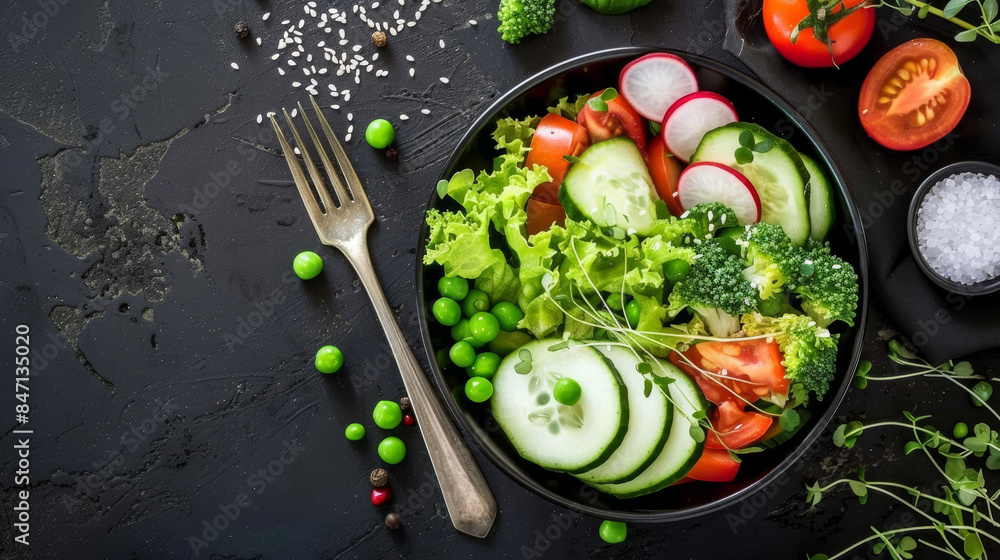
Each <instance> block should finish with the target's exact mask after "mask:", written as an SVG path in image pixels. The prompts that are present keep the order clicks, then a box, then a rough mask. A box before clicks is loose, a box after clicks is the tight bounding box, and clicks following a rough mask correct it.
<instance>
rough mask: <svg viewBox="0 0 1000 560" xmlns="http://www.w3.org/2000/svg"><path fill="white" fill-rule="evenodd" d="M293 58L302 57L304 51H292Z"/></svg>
mask: <svg viewBox="0 0 1000 560" xmlns="http://www.w3.org/2000/svg"><path fill="white" fill-rule="evenodd" d="M292 56H302V51H292Z"/></svg>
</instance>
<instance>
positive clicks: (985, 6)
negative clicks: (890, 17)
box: [836, 0, 1000, 44]
mask: <svg viewBox="0 0 1000 560" xmlns="http://www.w3.org/2000/svg"><path fill="white" fill-rule="evenodd" d="M839 3H840V1H839V0H838V1H837V2H836V4H839ZM969 4H975V5H976V6H977V7H978V8H979V14H978V16H979V17H978V18H977V19H978V20H979V21H978V22H975V23H969V22H967V21H965V20H963V19H959V18H958V14H959V12H961V11H962V9H963V8H965V7H966V6H968V5H969ZM871 7H873V8H881V7H886V8H889V9H892V10H896V11H897V12H899V13H901V14H903V15H905V16H909V15H912V14H913V13H914V10H916V14H917V17H918V18H920V19H924V18H926V17H927V16H928V14H933V15H935V16H937V17H939V18H942V19H944V20H946V21H948V22H950V23H952V24H954V25H956V26H958V27H961V28H962V31H960V32H959V33H958V34H956V35H955V40H956V41H958V42H960V43H968V42H971V41H975V40H976V38H977V37H983V38H984V39H986V40H987V41H989V42H991V43H994V44H1000V35H998V32H1000V20H997V12H998V10H997V0H950V1H949V2H948V3H947V4H945V6H944V8H935V7H934V6H931V5H930V4H928V3H926V2H921V1H920V0H881V1H880V2H878V3H877V4H875V3H873V4H871Z"/></svg>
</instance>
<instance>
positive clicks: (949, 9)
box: [941, 0, 972, 18]
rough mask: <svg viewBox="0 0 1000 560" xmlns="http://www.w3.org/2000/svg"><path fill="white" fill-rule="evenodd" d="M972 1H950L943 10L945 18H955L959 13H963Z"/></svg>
mask: <svg viewBox="0 0 1000 560" xmlns="http://www.w3.org/2000/svg"><path fill="white" fill-rule="evenodd" d="M971 1H972V0H950V1H949V2H948V3H947V4H945V6H944V9H943V10H941V11H942V12H943V13H944V17H946V18H953V17H955V16H957V15H958V12H961V11H962V8H964V7H965V6H966V5H967V4H968V3H969V2H971Z"/></svg>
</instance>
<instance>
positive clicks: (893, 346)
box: [889, 340, 917, 360]
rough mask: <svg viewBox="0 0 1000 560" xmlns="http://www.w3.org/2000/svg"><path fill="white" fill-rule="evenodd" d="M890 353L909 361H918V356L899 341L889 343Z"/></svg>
mask: <svg viewBox="0 0 1000 560" xmlns="http://www.w3.org/2000/svg"><path fill="white" fill-rule="evenodd" d="M889 352H891V353H893V354H895V355H897V356H899V357H902V358H906V359H908V360H913V359H916V357H917V355H916V354H914V353H913V352H910V351H909V350H908V349H907V348H906V347H905V346H903V344H902V343H901V342H899V341H898V340H890V341H889Z"/></svg>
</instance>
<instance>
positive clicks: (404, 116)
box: [399, 114, 410, 121]
mask: <svg viewBox="0 0 1000 560" xmlns="http://www.w3.org/2000/svg"><path fill="white" fill-rule="evenodd" d="M399 120H401V121H408V120H410V117H408V116H406V115H405V114H402V115H399Z"/></svg>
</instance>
